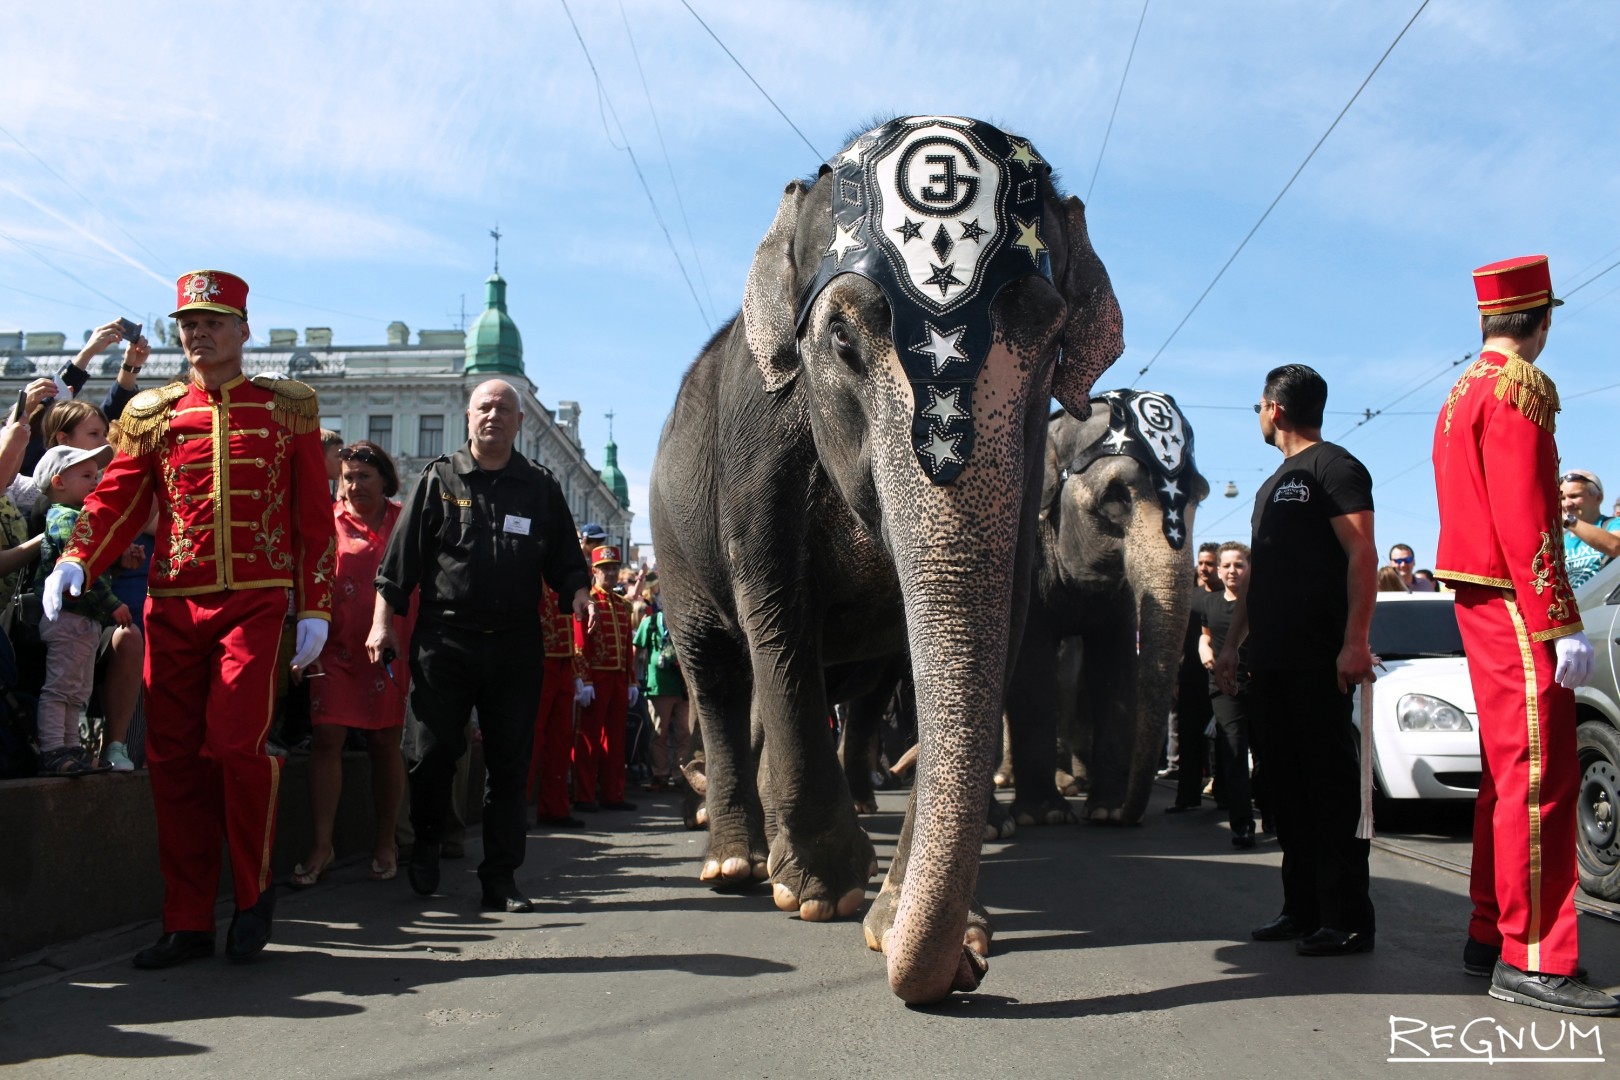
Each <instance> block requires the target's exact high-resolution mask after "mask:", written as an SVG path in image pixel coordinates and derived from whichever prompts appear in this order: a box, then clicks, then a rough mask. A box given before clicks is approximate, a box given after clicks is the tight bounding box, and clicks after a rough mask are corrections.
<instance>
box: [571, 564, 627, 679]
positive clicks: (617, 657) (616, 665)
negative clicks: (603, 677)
mask: <svg viewBox="0 0 1620 1080" xmlns="http://www.w3.org/2000/svg"><path fill="white" fill-rule="evenodd" d="M591 599H592V600H594V601H595V602H596V632H595V633H594V634H591V635H589V636H587V635H586V633H585V624H584V623H582V622H576V623H574V644H575V646H576V647H577V648H578V649H579V651H580V653H581V654H583V655H584V657H585V663H586V664H587V665H588V666H589V667H590V669H591V670H592V671H626V672H628V671H630V670H632V654H633V653H634V649H633V648H632V646H631V629H630V615H631V610H632V609H631V607H630V601H628V600H626V599H625V598H624V597H622V596H620V595H619V594H618V593H616V592H613V591H611V590H609V589H604V588H602V587H601V586H599V585H593V586H591ZM586 681H587V682H589V681H590V680H589V679H587V680H586Z"/></svg>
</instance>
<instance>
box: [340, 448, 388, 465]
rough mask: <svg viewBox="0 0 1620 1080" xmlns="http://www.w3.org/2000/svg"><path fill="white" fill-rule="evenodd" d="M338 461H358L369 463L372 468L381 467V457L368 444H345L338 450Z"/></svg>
mask: <svg viewBox="0 0 1620 1080" xmlns="http://www.w3.org/2000/svg"><path fill="white" fill-rule="evenodd" d="M338 460H339V461H358V462H359V463H360V464H362V465H370V466H371V467H372V468H373V469H380V468H382V467H383V463H382V458H380V457H378V456H377V454H376V453H375V452H374V451H373V450H372V449H371V448H370V447H368V446H359V447H356V446H345V447H344V448H343V449H341V450H339V451H338Z"/></svg>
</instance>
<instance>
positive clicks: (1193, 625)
mask: <svg viewBox="0 0 1620 1080" xmlns="http://www.w3.org/2000/svg"><path fill="white" fill-rule="evenodd" d="M1219 549H1220V545H1219V544H1213V543H1206V544H1200V545H1199V546H1198V561H1197V562H1196V563H1194V564H1193V565H1194V579H1193V601H1192V609H1191V611H1190V612H1189V613H1188V616H1187V637H1186V640H1185V641H1184V642H1182V647H1181V669H1180V671H1179V672H1178V673H1177V677H1176V698H1175V701H1176V711H1175V716H1174V717H1173V718H1172V721H1173V726H1172V728H1171V730H1172V731H1173V732H1174V733H1175V744H1176V745H1175V751H1176V753H1175V757H1174V759H1173V760H1172V762H1171V767H1172V768H1174V769H1175V770H1176V801H1175V802H1174V803H1172V804H1171V805H1169V806H1167V807H1165V808H1164V812H1165V813H1167V814H1183V813H1186V812H1187V811H1188V810H1196V809H1198V808H1199V806H1201V805H1202V804H1203V801H1204V769H1205V767H1206V765H1208V764H1209V740H1208V739H1206V738H1205V737H1204V731H1205V729H1206V728H1208V727H1209V718H1210V715H1211V713H1210V710H1209V690H1208V688H1207V684H1208V680H1209V673H1208V672H1207V671H1206V670H1205V668H1204V665H1203V663H1202V662H1201V661H1200V660H1199V658H1198V641H1199V627H1200V626H1202V625H1203V623H1202V620H1203V604H1204V600H1205V599H1206V598H1207V597H1210V596H1213V595H1214V594H1215V593H1214V591H1215V590H1216V589H1218V588H1219V587H1220V582H1218V581H1217V580H1216V579H1215V564H1216V561H1217V552H1218V551H1219ZM1169 771H1170V770H1169V769H1166V770H1165V772H1162V773H1160V774H1159V775H1160V776H1161V777H1163V778H1165V779H1168V778H1169V777H1168V776H1167V774H1168V773H1169Z"/></svg>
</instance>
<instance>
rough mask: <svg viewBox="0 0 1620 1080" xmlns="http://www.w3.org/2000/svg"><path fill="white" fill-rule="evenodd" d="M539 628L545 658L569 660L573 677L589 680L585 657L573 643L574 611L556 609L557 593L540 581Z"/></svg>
mask: <svg viewBox="0 0 1620 1080" xmlns="http://www.w3.org/2000/svg"><path fill="white" fill-rule="evenodd" d="M540 629H541V631H542V632H543V633H544V636H545V643H546V659H547V660H563V659H567V660H571V661H572V662H573V667H574V677H575V678H576V679H583V680H585V681H586V682H589V681H590V678H591V676H590V671H589V669H588V668H587V667H586V664H585V657H584V655H583V654H582V653H581V652H580V650H579V649H578V648H577V647H576V646H575V644H574V613H573V612H572V611H559V610H558V609H557V594H556V593H555V592H553V591H552V589H551V586H550V585H547V584H546V583H545V582H543V581H542V582H541V583H540Z"/></svg>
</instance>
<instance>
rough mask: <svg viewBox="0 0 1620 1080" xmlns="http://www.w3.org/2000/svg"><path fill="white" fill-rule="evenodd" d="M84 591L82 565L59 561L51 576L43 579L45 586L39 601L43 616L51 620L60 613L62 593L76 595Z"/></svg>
mask: <svg viewBox="0 0 1620 1080" xmlns="http://www.w3.org/2000/svg"><path fill="white" fill-rule="evenodd" d="M83 591H84V567H82V566H80V565H79V564H78V563H72V562H59V563H57V564H56V569H55V570H52V571H51V576H50V577H48V578H46V579H45V588H44V590H43V591H42V592H41V593H40V594H39V602H40V604H41V606H43V607H44V608H45V617H46V618H47V619H49V620H51V622H55V621H56V617H57V616H58V615H60V614H62V594H63V593H67V594H68V595H69V596H78V595H79V594H80V593H81V592H83Z"/></svg>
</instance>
